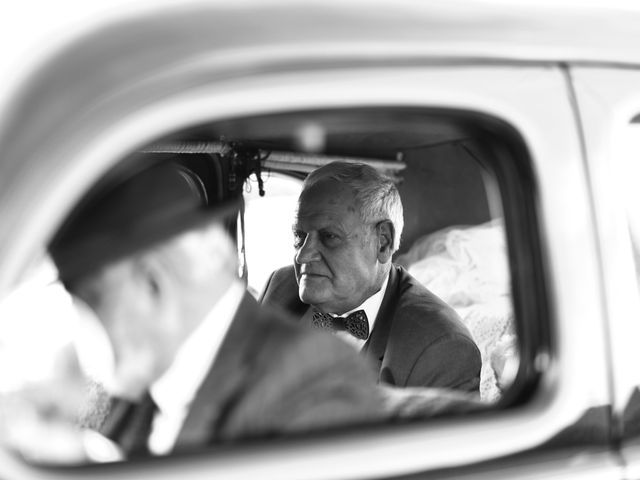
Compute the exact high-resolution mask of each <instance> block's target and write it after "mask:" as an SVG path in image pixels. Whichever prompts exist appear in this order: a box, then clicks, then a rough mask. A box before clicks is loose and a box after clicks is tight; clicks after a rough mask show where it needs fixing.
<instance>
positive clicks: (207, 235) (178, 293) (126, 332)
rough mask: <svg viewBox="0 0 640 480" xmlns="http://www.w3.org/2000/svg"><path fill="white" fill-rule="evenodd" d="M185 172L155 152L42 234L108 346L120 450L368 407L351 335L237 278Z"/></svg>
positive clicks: (224, 241)
mask: <svg viewBox="0 0 640 480" xmlns="http://www.w3.org/2000/svg"><path fill="white" fill-rule="evenodd" d="M186 180H187V177H185V175H184V172H183V171H179V170H178V169H177V168H176V167H175V165H173V164H162V165H159V166H153V167H151V168H149V169H147V170H145V171H143V172H142V173H138V174H136V175H134V176H133V177H131V178H129V179H127V180H125V181H123V182H121V183H120V184H118V185H117V186H115V187H113V188H109V189H107V190H104V189H103V191H101V192H100V193H97V194H94V195H93V197H91V198H88V199H87V201H86V202H84V204H82V205H81V206H80V208H79V209H78V211H76V212H74V213H73V214H72V215H71V217H70V219H69V221H68V222H67V224H66V225H64V226H63V227H62V229H61V231H60V232H59V233H58V235H57V236H56V237H55V238H54V240H53V241H52V243H51V245H50V252H51V254H52V257H53V259H54V261H55V263H56V265H57V267H58V269H59V273H60V277H61V279H62V281H63V282H64V284H65V286H66V288H67V289H68V290H69V291H70V292H71V293H73V294H74V295H75V296H76V297H77V298H78V299H79V300H81V301H82V302H84V303H85V304H86V305H87V306H89V307H90V308H91V309H92V310H93V312H95V315H96V317H97V319H98V320H99V324H100V325H102V327H103V328H104V331H105V333H106V335H107V337H108V339H109V340H110V343H111V346H112V349H113V357H114V359H115V362H114V363H115V365H114V370H113V372H112V375H111V376H110V378H108V379H105V381H104V384H105V387H106V388H107V389H108V390H109V393H110V394H112V395H114V396H115V397H119V400H117V401H115V402H114V403H113V405H112V407H111V410H110V411H109V412H108V414H107V415H106V420H105V421H104V424H103V427H102V432H103V433H104V434H105V435H106V436H108V437H109V438H111V439H113V440H114V441H115V442H117V443H118V444H119V445H120V447H121V448H122V450H123V451H124V452H125V453H126V454H128V455H134V454H147V453H149V451H150V452H151V453H155V454H165V453H168V452H173V451H176V450H182V449H185V448H190V447H199V446H203V445H208V444H212V443H214V442H218V441H228V440H235V439H238V438H245V437H260V436H266V435H274V434H282V433H286V432H300V431H305V430H307V429H315V428H326V427H331V426H334V425H348V424H354V423H358V422H364V421H368V420H369V419H372V418H378V415H379V414H381V403H380V402H381V400H380V397H379V394H378V392H377V390H376V387H375V379H374V378H373V376H372V375H370V372H369V369H368V368H367V367H366V366H365V365H364V364H363V363H360V360H361V359H359V358H358V357H357V355H355V354H354V353H353V351H352V350H351V349H349V348H348V347H346V346H344V345H343V344H342V343H341V342H338V341H337V340H335V339H334V338H332V337H331V336H330V335H326V334H322V333H321V332H315V333H312V332H309V331H308V330H307V329H304V328H301V327H300V326H298V325H295V323H290V322H286V321H282V320H281V319H280V318H279V317H277V316H275V315H274V314H272V313H269V312H268V311H267V310H265V309H262V308H260V307H259V306H258V305H257V303H256V302H255V301H254V300H253V299H252V298H251V297H250V296H249V295H248V294H247V293H246V292H245V289H244V286H243V285H242V283H241V282H240V281H239V279H238V278H237V273H236V272H237V265H236V259H237V252H236V250H235V247H234V245H233V244H232V242H231V240H230V238H229V236H228V235H227V232H226V230H225V228H224V226H223V223H222V220H223V216H222V213H223V212H222V211H223V210H224V209H223V208H218V207H216V206H205V205H202V200H201V199H200V198H198V197H197V195H194V191H193V184H192V183H191V184H190V183H189V182H187V181H186ZM227 209H228V210H230V212H232V213H234V212H235V210H234V209H233V206H231V207H230V208H229V207H228V208H227ZM125 400H127V401H125ZM96 423H100V422H96Z"/></svg>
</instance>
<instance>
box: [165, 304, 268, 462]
mask: <svg viewBox="0 0 640 480" xmlns="http://www.w3.org/2000/svg"><path fill="white" fill-rule="evenodd" d="M257 309H258V306H257V304H256V303H255V300H253V298H251V297H250V295H249V294H247V293H245V295H244V297H243V299H242V301H241V303H240V306H239V307H238V310H237V312H236V314H235V316H234V318H233V320H232V322H231V326H230V327H229V331H228V332H227V335H226V336H225V339H224V341H223V342H222V345H221V347H220V350H219V351H218V354H217V356H216V358H215V360H214V362H213V365H212V366H211V369H210V370H209V373H208V374H207V376H206V377H205V380H204V382H203V384H202V385H201V387H200V388H199V389H198V392H197V393H196V396H195V398H194V400H193V402H192V404H191V406H190V408H189V413H188V415H187V418H186V419H185V422H184V424H183V426H182V429H181V430H180V433H179V435H178V439H177V441H176V445H175V447H174V451H175V450H181V449H184V448H193V447H195V446H202V445H205V444H208V443H211V442H212V441H213V440H215V439H216V436H217V435H219V433H220V429H221V427H222V424H223V423H224V421H225V418H226V416H227V414H228V413H229V412H228V409H229V407H230V406H231V402H232V401H233V400H234V398H235V394H236V392H238V391H239V390H240V389H241V388H242V387H243V386H244V383H245V382H246V378H247V369H248V368H249V365H248V362H247V361H246V359H245V357H246V354H247V352H248V351H249V350H250V349H249V348H248V342H249V338H251V335H250V334H249V333H250V332H251V331H252V329H253V327H252V326H251V323H252V322H253V321H255V319H256V318H257V315H258V312H257Z"/></svg>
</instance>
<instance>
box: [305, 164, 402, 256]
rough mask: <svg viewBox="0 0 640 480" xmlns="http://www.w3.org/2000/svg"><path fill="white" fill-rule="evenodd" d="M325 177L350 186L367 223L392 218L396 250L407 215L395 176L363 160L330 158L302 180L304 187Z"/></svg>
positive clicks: (394, 247) (308, 186)
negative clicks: (351, 161) (358, 161)
mask: <svg viewBox="0 0 640 480" xmlns="http://www.w3.org/2000/svg"><path fill="white" fill-rule="evenodd" d="M323 179H332V180H336V181H338V182H340V183H342V184H344V185H347V186H349V187H351V189H352V190H353V192H354V194H355V198H356V201H357V202H358V205H359V206H360V217H361V218H362V221H363V222H364V223H377V222H381V221H383V220H390V221H391V223H392V224H393V230H394V235H393V252H396V251H397V250H398V248H400V237H401V235H402V229H403V228H404V217H403V212H402V201H401V200H400V193H399V192H398V189H397V188H396V186H395V184H394V183H393V180H391V179H390V178H389V177H386V176H384V175H382V174H381V173H379V172H378V171H377V170H376V169H375V168H373V167H371V166H369V165H367V164H364V163H347V162H331V163H329V164H327V165H324V166H322V167H320V168H318V169H316V170H314V171H313V172H311V173H310V174H309V175H308V176H307V178H306V179H305V181H304V183H303V186H302V191H303V192H304V191H305V190H307V189H309V188H311V187H312V186H313V185H315V184H316V183H318V182H319V181H320V180H323Z"/></svg>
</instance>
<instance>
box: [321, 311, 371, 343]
mask: <svg viewBox="0 0 640 480" xmlns="http://www.w3.org/2000/svg"><path fill="white" fill-rule="evenodd" d="M312 321H313V326H314V327H316V328H322V329H326V330H333V331H340V330H346V331H347V332H349V333H350V334H351V335H353V336H354V337H356V338H359V339H360V340H366V339H367V338H369V321H368V320H367V314H366V313H364V310H358V311H356V312H353V313H351V314H349V315H348V316H347V317H346V318H343V317H334V316H333V315H329V314H328V313H322V312H319V311H317V310H316V311H314V312H313V318H312Z"/></svg>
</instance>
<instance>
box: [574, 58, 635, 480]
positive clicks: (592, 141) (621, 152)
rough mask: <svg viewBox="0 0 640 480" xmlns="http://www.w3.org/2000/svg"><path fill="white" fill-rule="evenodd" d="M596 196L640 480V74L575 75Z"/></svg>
mask: <svg viewBox="0 0 640 480" xmlns="http://www.w3.org/2000/svg"><path fill="white" fill-rule="evenodd" d="M572 76H573V79H574V80H573V82H574V85H575V90H576V97H577V101H578V107H579V110H580V113H581V119H582V123H583V128H584V143H585V146H586V149H587V158H588V166H589V178H590V183H591V188H592V189H593V197H594V207H595V215H596V218H597V224H598V234H599V242H600V244H601V248H602V277H603V280H604V288H605V291H606V296H607V302H606V305H607V309H606V314H607V317H608V319H609V323H610V342H611V345H610V347H609V348H610V350H611V356H612V359H613V370H612V375H613V380H614V403H613V405H614V412H615V415H616V423H615V432H616V435H617V436H618V437H619V438H620V442H621V447H622V452H623V455H624V461H625V465H626V469H627V478H638V477H639V475H640V471H639V469H638V467H639V465H640V464H639V458H640V457H639V456H638V455H639V452H640V450H638V428H637V421H638V417H637V408H638V385H639V384H640V377H639V376H638V369H637V368H636V365H637V362H638V357H637V355H638V349H637V348H636V345H635V342H636V339H637V338H638V335H639V333H640V332H639V323H638V315H639V313H640V306H639V305H640V304H639V301H638V270H637V266H638V264H637V261H638V253H637V252H638V236H637V235H638V230H637V228H638V216H639V213H638V202H637V192H638V188H637V179H638V165H639V162H638V145H639V143H638V141H639V139H640V135H639V129H638V112H639V111H640V108H639V107H640V103H639V101H640V89H639V88H638V81H639V80H640V70H638V69H637V68H636V67H633V66H632V67H630V68H624V69H622V68H605V67H600V66H584V67H580V68H575V69H573V73H572Z"/></svg>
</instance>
